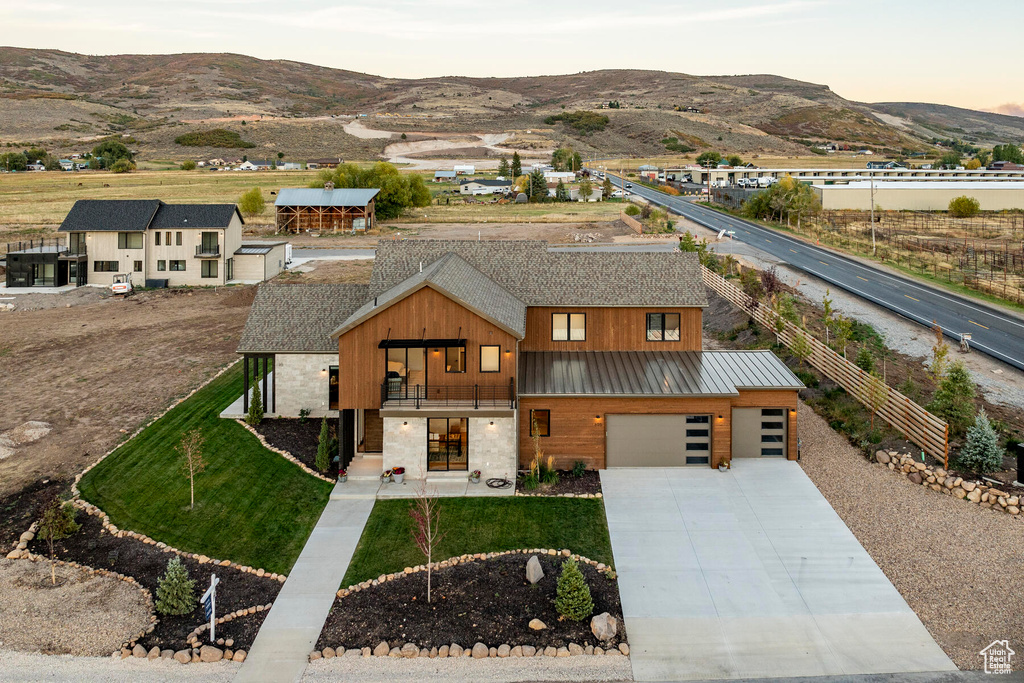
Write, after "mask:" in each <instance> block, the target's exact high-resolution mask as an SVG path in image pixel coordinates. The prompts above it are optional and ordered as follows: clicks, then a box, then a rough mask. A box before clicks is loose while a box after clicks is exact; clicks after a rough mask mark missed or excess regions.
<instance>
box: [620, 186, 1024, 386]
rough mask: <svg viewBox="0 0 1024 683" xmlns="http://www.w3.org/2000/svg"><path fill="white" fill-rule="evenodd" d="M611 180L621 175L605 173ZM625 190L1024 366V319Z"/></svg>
mask: <svg viewBox="0 0 1024 683" xmlns="http://www.w3.org/2000/svg"><path fill="white" fill-rule="evenodd" d="M609 178H611V180H612V183H614V184H615V185H617V186H621V185H622V181H621V179H619V178H617V177H615V176H613V175H611V174H609ZM629 191H630V192H633V193H634V194H636V195H638V196H640V197H643V198H644V199H647V200H649V201H650V202H652V203H654V204H658V205H660V206H664V207H667V208H669V209H671V210H672V211H674V212H676V213H678V214H680V215H683V216H685V217H686V218H688V219H690V220H692V221H693V222H695V223H698V224H700V225H703V226H705V227H707V228H710V229H712V230H731V231H734V232H735V236H734V237H735V239H738V240H741V241H744V242H746V243H748V244H750V245H752V246H754V247H756V248H758V249H760V250H762V251H765V252H767V253H769V254H771V255H772V256H774V257H776V258H778V259H779V260H781V261H785V262H786V263H788V264H789V265H791V266H793V267H795V268H798V269H800V270H803V271H805V272H807V273H810V274H811V275H814V276H815V277H818V278H821V279H822V280H824V281H825V282H828V283H830V284H832V285H835V286H836V287H840V288H842V289H844V290H846V291H848V292H851V293H853V294H856V295H858V296H860V297H862V298H864V299H867V300H868V301H871V302H873V303H875V304H878V305H879V306H882V307H884V308H887V309H889V310H890V311H893V312H895V313H898V314H900V315H902V316H904V317H906V318H909V319H910V320H913V321H915V322H918V323H920V324H922V325H925V326H928V327H931V326H932V321H935V322H937V323H938V324H939V326H940V327H942V330H943V332H944V333H945V334H946V335H947V336H949V337H952V338H953V339H956V340H957V341H959V340H960V335H961V334H963V333H969V334H971V335H972V339H971V342H970V343H971V348H973V349H977V350H979V351H982V352H984V353H986V354H988V355H990V356H992V357H994V358H998V359H999V360H1001V361H1004V362H1006V363H1009V364H1010V365H1012V366H1014V367H1015V368H1018V369H1020V370H1024V321H1022V320H1021V319H1020V318H1018V317H1016V316H1014V315H1012V314H1008V313H1005V312H1002V311H1000V310H998V309H996V308H994V307H990V306H986V305H985V304H982V303H978V302H976V301H972V300H970V299H967V298H965V297H962V296H958V295H956V294H951V293H949V292H946V291H944V290H941V289H937V288H934V287H930V286H928V285H926V284H922V283H920V282H916V281H914V280H911V279H908V278H905V277H901V276H899V275H893V274H891V273H888V272H886V271H884V270H880V269H878V268H873V267H871V266H867V265H864V264H863V263H861V262H859V261H857V260H855V259H851V258H847V257H845V256H841V255H839V254H838V253H836V252H834V251H830V250H828V249H823V248H821V247H818V246H815V245H813V244H809V243H808V242H805V241H803V240H800V239H796V238H793V237H790V236H788V235H786V234H784V233H781V232H778V231H775V230H770V229H768V228H764V227H761V226H759V225H757V224H755V223H751V222H749V221H745V220H742V219H739V218H734V217H732V216H728V215H726V214H722V213H720V212H718V211H714V210H713V209H708V208H706V207H703V206H700V205H697V204H694V203H693V202H692V201H690V200H687V199H685V198H683V197H674V196H671V195H668V194H665V193H664V192H659V191H657V190H652V189H650V188H647V187H644V186H643V185H640V184H639V183H633V187H631V188H630V189H629Z"/></svg>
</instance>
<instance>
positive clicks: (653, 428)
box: [605, 415, 711, 467]
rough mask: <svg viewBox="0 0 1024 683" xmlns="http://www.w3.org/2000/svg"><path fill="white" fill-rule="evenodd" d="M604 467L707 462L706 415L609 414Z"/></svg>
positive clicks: (708, 420) (708, 436)
mask: <svg viewBox="0 0 1024 683" xmlns="http://www.w3.org/2000/svg"><path fill="white" fill-rule="evenodd" d="M605 454H606V462H605V466H606V467H678V466H680V465H707V464H709V463H710V459H711V416H710V415H609V416H608V425H607V431H606V446H605Z"/></svg>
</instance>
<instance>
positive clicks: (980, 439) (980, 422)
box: [957, 410, 1006, 474]
mask: <svg viewBox="0 0 1024 683" xmlns="http://www.w3.org/2000/svg"><path fill="white" fill-rule="evenodd" d="M1005 453H1006V450H1005V449H1004V448H1003V447H1002V446H1000V445H999V435H998V434H997V433H996V430H995V429H994V428H993V427H992V423H991V422H989V420H988V415H986V414H985V411H984V410H981V411H979V412H978V416H977V417H976V418H974V425H973V426H972V427H971V428H970V429H968V430H967V442H966V443H964V447H963V448H961V449H960V455H959V456H958V457H957V463H959V465H960V466H961V467H963V468H964V469H967V470H970V471H971V472H977V473H978V474H987V473H989V472H994V471H996V470H999V469H1002V467H1003V455H1004V454H1005Z"/></svg>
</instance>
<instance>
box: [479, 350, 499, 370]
mask: <svg viewBox="0 0 1024 683" xmlns="http://www.w3.org/2000/svg"><path fill="white" fill-rule="evenodd" d="M500 371H501V347H500V346H481V347H480V372H500Z"/></svg>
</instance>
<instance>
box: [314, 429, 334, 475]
mask: <svg viewBox="0 0 1024 683" xmlns="http://www.w3.org/2000/svg"><path fill="white" fill-rule="evenodd" d="M330 449H331V431H330V428H329V427H328V426H327V416H326V415H324V419H323V421H322V422H321V423H320V441H319V442H318V443H317V445H316V463H315V464H316V468H317V469H318V470H319V471H321V472H326V471H327V468H328V467H330V464H331V450H330Z"/></svg>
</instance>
